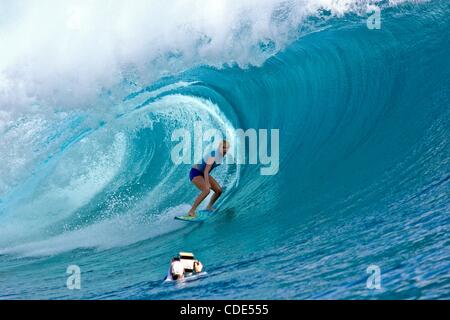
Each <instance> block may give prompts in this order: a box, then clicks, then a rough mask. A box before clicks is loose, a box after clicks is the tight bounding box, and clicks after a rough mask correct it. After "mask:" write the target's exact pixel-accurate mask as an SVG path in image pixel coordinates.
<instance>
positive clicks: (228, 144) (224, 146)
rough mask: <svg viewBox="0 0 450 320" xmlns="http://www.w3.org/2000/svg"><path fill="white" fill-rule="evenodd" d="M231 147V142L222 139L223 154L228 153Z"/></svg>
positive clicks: (220, 150) (220, 149)
mask: <svg viewBox="0 0 450 320" xmlns="http://www.w3.org/2000/svg"><path fill="white" fill-rule="evenodd" d="M229 149H230V143H229V142H228V141H227V140H222V141H221V142H220V143H219V152H220V154H221V155H223V156H224V155H226V154H227V152H228V150H229Z"/></svg>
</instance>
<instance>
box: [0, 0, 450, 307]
mask: <svg viewBox="0 0 450 320" xmlns="http://www.w3.org/2000/svg"><path fill="white" fill-rule="evenodd" d="M368 3H371V4H376V5H377V6H378V7H379V8H380V9H381V29H370V28H368V26H367V23H366V22H367V18H368V17H369V16H370V15H371V13H370V12H367V4H368ZM449 30H450V2H449V1H447V0H443V1H439V0H436V1H370V2H368V1H328V0H317V1H313V0H303V1H280V0H279V1H275V0H272V1H269V0H264V1H217V2H210V1H208V2H206V1H173V2H172V1H171V2H170V3H169V2H164V1H136V2H133V5H130V6H128V7H127V6H125V5H124V4H120V3H118V2H110V1H95V2H89V1H86V2H83V1H81V2H80V1H62V2H61V1H56V2H55V1H42V2H39V3H37V2H33V1H29V2H16V1H2V3H1V4H0V38H1V39H2V44H1V47H2V49H1V50H0V51H1V53H0V163H1V165H0V299H449V298H450V237H449V235H450V188H449V187H450V32H449ZM27 40H29V41H27ZM196 121H202V123H204V124H205V125H206V126H207V127H210V128H219V129H221V130H230V129H237V128H242V129H244V130H246V129H268V130H270V129H279V130H280V131H279V135H280V136H279V145H280V152H279V160H280V163H279V172H278V173H277V174H276V175H272V176H263V175H261V173H260V169H261V167H262V166H263V165H261V164H256V165H250V164H247V165H246V164H242V165H239V166H230V165H223V166H220V167H219V168H217V169H215V171H214V176H215V177H216V178H217V180H218V181H219V182H220V183H221V184H222V185H223V189H224V194H223V195H222V197H221V199H220V200H219V202H218V209H219V210H218V212H217V214H216V215H215V216H214V217H213V218H211V219H209V220H208V221H206V222H205V223H203V224H190V223H186V222H182V221H175V220H174V216H175V215H179V214H180V213H183V212H185V211H186V210H187V209H189V206H190V204H191V203H192V202H193V200H194V198H195V196H196V195H197V193H198V191H197V190H196V189H195V188H194V186H193V185H192V184H190V182H189V179H188V173H189V168H190V165H186V164H183V165H174V163H173V162H172V160H171V157H170V152H171V149H172V148H173V146H174V143H173V142H172V141H171V135H172V133H173V131H174V130H175V129H177V128H186V129H187V130H193V124H194V123H195V122H196ZM179 251H192V252H194V253H195V255H196V257H197V258H198V259H200V260H201V261H202V262H203V264H204V266H205V271H206V272H207V274H206V276H204V277H201V278H199V279H197V280H195V281H190V282H186V283H181V284H173V283H164V282H163V279H164V277H165V275H166V273H167V269H168V265H169V261H170V258H171V257H172V256H174V255H176V254H177V253H178V252H179ZM70 265H77V266H79V268H80V270H81V289H80V290H69V289H68V288H67V286H66V281H67V280H68V278H69V276H70V275H69V274H67V272H66V271H67V268H68V266H70ZM369 266H377V267H379V270H380V272H381V288H380V289H375V290H373V289H369V288H368V287H367V280H368V278H369V277H370V273H368V272H367V268H368V267H369Z"/></svg>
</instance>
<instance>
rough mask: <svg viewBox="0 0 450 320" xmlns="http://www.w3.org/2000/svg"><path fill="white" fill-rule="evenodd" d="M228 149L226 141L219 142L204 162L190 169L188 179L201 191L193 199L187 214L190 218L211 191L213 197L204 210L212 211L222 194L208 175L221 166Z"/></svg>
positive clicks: (228, 145)
mask: <svg viewBox="0 0 450 320" xmlns="http://www.w3.org/2000/svg"><path fill="white" fill-rule="evenodd" d="M229 148H230V144H229V143H228V142H227V141H226V140H223V141H222V142H220V144H219V147H218V149H217V150H216V151H213V152H211V155H210V157H209V158H207V159H206V161H205V159H203V160H202V163H201V164H197V165H195V166H193V167H192V168H191V171H190V172H189V179H190V180H191V182H192V183H193V184H194V185H195V186H196V187H197V188H198V189H199V190H200V191H201V193H200V194H199V195H198V197H197V198H196V199H195V201H194V204H193V205H192V208H191V210H189V213H188V214H189V215H190V216H191V217H195V215H196V212H195V210H197V207H198V206H199V205H200V203H202V201H203V200H205V198H206V197H207V196H208V195H209V192H210V191H211V189H212V190H213V191H214V195H213V196H212V198H211V201H210V202H209V204H208V206H207V207H206V210H209V211H213V210H214V208H213V205H214V203H215V202H216V201H217V199H219V197H220V195H221V194H222V188H221V186H220V185H219V184H218V183H217V181H216V179H214V178H213V177H212V176H211V175H210V173H211V171H212V170H213V169H214V168H216V167H217V166H219V165H220V164H222V162H223V157H224V156H225V155H226V154H227V152H228V150H229Z"/></svg>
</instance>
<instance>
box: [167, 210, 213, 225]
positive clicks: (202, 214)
mask: <svg viewBox="0 0 450 320" xmlns="http://www.w3.org/2000/svg"><path fill="white" fill-rule="evenodd" d="M213 215H214V211H208V210H200V211H197V215H196V216H195V217H191V216H190V215H184V216H176V217H175V220H181V221H187V222H197V223H199V222H204V221H206V220H208V219H209V218H211V217H212V216H213Z"/></svg>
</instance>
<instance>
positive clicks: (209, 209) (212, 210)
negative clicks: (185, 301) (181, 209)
mask: <svg viewBox="0 0 450 320" xmlns="http://www.w3.org/2000/svg"><path fill="white" fill-rule="evenodd" d="M206 210H208V211H210V212H214V211H216V210H217V209H216V208H213V207H210V206H208V207H207V208H206Z"/></svg>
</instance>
